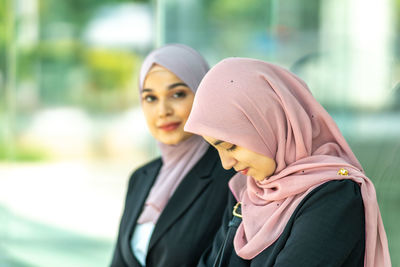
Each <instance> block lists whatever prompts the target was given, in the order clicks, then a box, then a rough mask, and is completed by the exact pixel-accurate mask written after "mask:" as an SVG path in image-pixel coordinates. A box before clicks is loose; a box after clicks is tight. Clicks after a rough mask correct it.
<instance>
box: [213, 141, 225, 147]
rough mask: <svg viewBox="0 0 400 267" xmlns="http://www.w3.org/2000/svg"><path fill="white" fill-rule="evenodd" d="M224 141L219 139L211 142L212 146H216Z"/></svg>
mask: <svg viewBox="0 0 400 267" xmlns="http://www.w3.org/2000/svg"><path fill="white" fill-rule="evenodd" d="M223 142H224V141H221V140H217V141H215V142H214V143H213V144H214V146H218V145H219V144H221V143H223Z"/></svg>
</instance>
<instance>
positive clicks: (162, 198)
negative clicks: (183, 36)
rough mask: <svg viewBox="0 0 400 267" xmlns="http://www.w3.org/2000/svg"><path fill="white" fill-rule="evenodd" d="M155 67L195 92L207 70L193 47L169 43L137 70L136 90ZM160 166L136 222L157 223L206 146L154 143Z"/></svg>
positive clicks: (194, 141) (197, 141)
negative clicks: (159, 155) (161, 67)
mask: <svg viewBox="0 0 400 267" xmlns="http://www.w3.org/2000/svg"><path fill="white" fill-rule="evenodd" d="M154 64H159V65H161V66H163V67H165V68H167V69H168V70H170V71H171V72H173V73H174V74H175V75H176V76H177V77H178V78H179V79H181V80H182V81H184V82H185V83H186V84H187V85H188V86H189V88H190V89H191V90H192V91H193V92H196V90H197V87H198V85H199V83H200V81H201V79H202V78H203V77H204V75H205V74H206V73H207V71H208V65H207V62H206V61H205V60H204V58H203V57H202V56H201V55H200V54H199V53H197V52H196V51H195V50H194V49H193V48H190V47H188V46H186V45H182V44H170V45H166V46H163V47H161V48H159V49H156V50H154V51H153V52H151V53H150V54H149V55H148V56H147V57H146V59H145V60H144V62H143V64H142V68H141V70H140V81H139V88H140V91H141V90H142V87H143V83H144V80H145V78H146V75H147V73H148V72H149V70H150V68H151V66H153V65H154ZM158 146H159V148H160V151H161V157H162V161H163V165H162V167H161V170H160V172H159V174H158V176H157V178H156V181H155V183H154V185H153V187H152V188H151V190H150V193H149V195H148V197H147V199H146V201H145V205H144V208H143V211H142V213H141V215H140V217H139V219H138V223H141V224H142V223H146V222H153V223H154V224H155V223H156V222H157V220H158V218H159V216H160V215H161V212H162V211H163V210H164V208H165V206H166V205H167V203H168V201H169V199H170V198H171V196H172V194H173V193H174V192H175V189H176V188H177V187H178V186H179V184H180V183H181V181H182V180H183V178H184V177H185V176H186V174H187V173H188V172H189V171H190V170H191V169H192V168H193V167H194V165H195V164H196V163H197V162H198V161H199V160H200V159H201V157H202V156H203V155H204V154H205V152H206V151H207V149H208V147H209V145H208V144H207V143H206V142H205V141H204V140H203V138H201V137H200V136H196V135H194V136H191V137H190V138H188V139H187V140H185V141H183V142H181V143H179V144H177V145H166V144H163V143H161V142H158Z"/></svg>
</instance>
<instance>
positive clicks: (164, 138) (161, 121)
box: [141, 65, 194, 145]
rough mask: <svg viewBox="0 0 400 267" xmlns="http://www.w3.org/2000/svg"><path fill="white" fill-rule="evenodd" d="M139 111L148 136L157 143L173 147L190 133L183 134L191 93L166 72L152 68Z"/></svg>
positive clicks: (192, 95)
mask: <svg viewBox="0 0 400 267" xmlns="http://www.w3.org/2000/svg"><path fill="white" fill-rule="evenodd" d="M141 98H142V100H141V101H142V108H143V112H144V116H145V117H146V122H147V125H148V127H149V129H150V132H151V134H152V135H153V136H154V138H155V139H157V140H158V141H160V142H162V143H164V144H167V145H175V144H178V143H180V142H182V141H184V140H186V139H188V138H189V137H190V136H192V135H193V134H191V133H187V132H184V131H183V127H184V125H185V123H186V121H187V119H188V117H189V114H190V110H191V108H192V104H193V99H194V93H193V92H192V90H191V89H190V88H189V87H188V86H187V85H186V84H185V83H184V82H183V81H182V80H181V79H179V78H178V77H177V76H176V75H175V74H173V73H172V72H170V71H169V70H168V69H166V68H164V67H162V66H159V65H154V66H153V67H152V68H151V69H150V71H149V72H148V74H147V76H146V79H145V81H144V84H143V90H142V93H141Z"/></svg>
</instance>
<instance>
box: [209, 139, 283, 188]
mask: <svg viewBox="0 0 400 267" xmlns="http://www.w3.org/2000/svg"><path fill="white" fill-rule="evenodd" d="M203 138H204V139H205V140H206V141H207V142H208V143H210V144H211V145H212V146H214V147H215V148H216V149H217V150H218V153H219V157H220V158H221V162H222V166H223V167H224V169H226V170H229V169H230V168H234V169H235V171H237V172H241V173H242V174H244V175H248V176H251V177H253V178H254V179H255V180H257V181H262V180H264V179H265V178H267V177H269V176H271V175H272V174H273V173H274V171H275V169H276V163H275V161H274V160H273V159H271V158H269V157H267V156H264V155H261V154H258V153H256V152H253V151H251V150H248V149H247V148H244V147H241V146H237V145H234V144H231V143H228V142H224V141H221V140H218V139H215V138H212V137H209V136H203Z"/></svg>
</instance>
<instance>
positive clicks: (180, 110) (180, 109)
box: [175, 100, 193, 121]
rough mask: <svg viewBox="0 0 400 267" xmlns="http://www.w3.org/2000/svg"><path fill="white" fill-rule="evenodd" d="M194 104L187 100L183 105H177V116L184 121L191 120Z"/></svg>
mask: <svg viewBox="0 0 400 267" xmlns="http://www.w3.org/2000/svg"><path fill="white" fill-rule="evenodd" d="M192 104H193V102H192V101H190V100H187V101H184V102H183V103H180V104H179V105H176V107H175V110H176V114H177V115H179V117H181V118H182V119H183V120H184V121H186V120H187V119H188V118H189V115H190V111H191V110H192Z"/></svg>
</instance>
